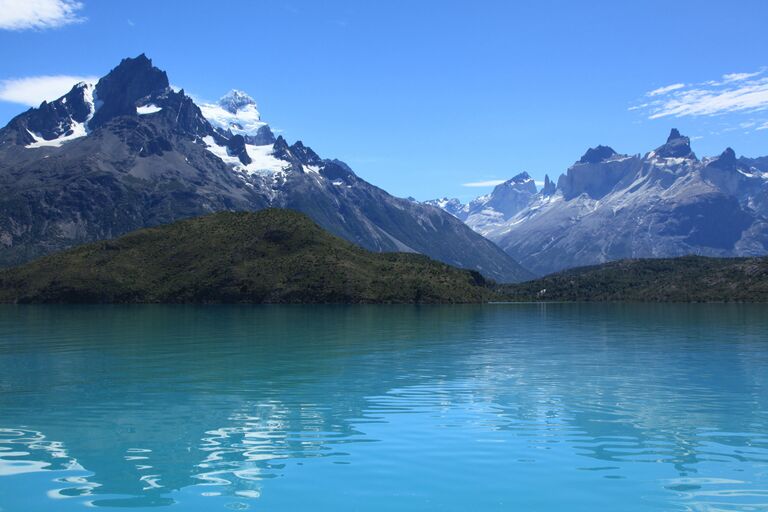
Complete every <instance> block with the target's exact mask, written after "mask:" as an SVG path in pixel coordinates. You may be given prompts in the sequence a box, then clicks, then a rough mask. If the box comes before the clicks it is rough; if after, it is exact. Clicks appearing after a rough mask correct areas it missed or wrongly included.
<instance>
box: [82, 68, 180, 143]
mask: <svg viewBox="0 0 768 512" xmlns="http://www.w3.org/2000/svg"><path fill="white" fill-rule="evenodd" d="M168 88H169V84H168V76H167V75H166V74H165V71H160V70H159V69H157V68H156V67H154V66H152V61H151V60H149V59H148V58H147V57H146V56H145V55H144V54H141V55H139V56H138V57H136V58H135V59H123V61H122V62H121V63H120V65H119V66H117V67H116V68H115V69H113V70H112V71H110V72H109V73H108V74H107V75H106V76H105V77H103V78H102V79H101V80H99V82H98V83H97V84H96V98H97V100H98V101H99V102H101V103H102V105H101V106H100V107H99V109H98V110H97V112H96V114H95V115H94V116H93V119H92V120H91V122H90V127H91V128H97V127H99V126H101V125H103V124H104V123H106V122H107V121H109V120H110V119H112V118H114V117H117V116H122V115H134V114H136V106H137V105H136V104H137V102H138V101H139V100H140V99H142V98H145V97H148V96H153V95H157V94H162V93H163V92H165V91H166V90H167V89H168Z"/></svg>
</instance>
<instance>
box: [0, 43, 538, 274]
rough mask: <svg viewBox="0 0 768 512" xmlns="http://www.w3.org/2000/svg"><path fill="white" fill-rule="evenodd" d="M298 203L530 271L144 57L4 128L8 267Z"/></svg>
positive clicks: (398, 237)
mask: <svg viewBox="0 0 768 512" xmlns="http://www.w3.org/2000/svg"><path fill="white" fill-rule="evenodd" d="M266 207H280V208H291V209H295V210H298V211H301V212H304V213H306V214H307V215H309V216H310V217H311V218H312V219H313V220H315V221H316V222H317V223H318V224H320V225H321V226H322V227H323V228H325V229H327V230H328V231H330V232H331V233H333V234H336V235H338V236H341V237H342V238H345V239H346V240H349V241H351V242H353V243H355V244H358V245H360V246H361V247H364V248H367V249H370V250H373V251H405V252H418V253H422V254H426V255H428V256H430V257H432V258H434V259H437V260H440V261H443V262H446V263H449V264H451V265H455V266H459V267H464V268H469V269H474V270H477V271H479V272H481V273H483V274H484V275H485V276H487V277H489V278H492V279H495V280H497V281H516V280H520V279H523V278H526V277H528V276H530V274H529V273H528V272H527V271H526V270H525V269H523V268H522V267H521V266H520V265H519V264H517V263H516V262H515V261H514V260H513V259H512V258H510V257H509V256H508V255H507V254H505V253H504V252H503V251H502V250H500V249H499V248H498V247H496V246H495V245H494V244H493V243H491V242H489V241H488V240H486V239H484V238H483V237H481V236H479V235H478V234H476V233H475V232H473V231H472V230H471V229H468V228H467V227H466V226H465V225H464V224H463V223H462V222H461V221H459V220H458V219H456V218H455V217H453V216H451V215H448V214H446V213H444V212H443V211H441V210H439V209H436V208H432V207H430V206H427V205H423V204H419V203H416V202H413V201H409V200H406V199H399V198H396V197H393V196H391V195H390V194H387V193H386V192H385V191H383V190H381V189H379V188H377V187H375V186H373V185H371V184H369V183H367V182H366V181H364V180H362V179H360V178H359V177H357V176H356V175H355V173H354V172H353V171H352V170H351V169H350V168H349V167H348V166H347V165H345V164H344V163H343V162H341V161H339V160H330V159H323V158H321V157H319V156H318V155H317V154H316V153H315V152H314V151H312V150H311V149H310V148H308V147H307V146H305V145H303V144H302V143H301V142H296V143H294V144H291V145H289V144H288V143H287V142H286V141H285V140H284V139H283V138H282V137H275V136H274V134H273V133H272V132H271V130H270V129H269V126H268V125H267V124H266V123H265V122H263V121H262V120H261V118H260V115H259V112H258V109H257V108H256V104H255V102H254V101H253V100H252V99H251V98H249V97H248V96H247V95H246V94H244V93H242V92H239V91H233V92H232V93H230V94H229V95H227V96H225V97H224V98H222V100H221V101H220V102H219V103H217V104H207V105H199V106H198V105H196V104H195V102H194V101H193V100H192V99H191V98H190V97H189V96H187V95H186V94H185V93H184V91H183V90H181V91H178V92H177V91H174V90H173V89H171V88H170V86H169V82H168V77H167V76H166V74H165V72H163V71H161V70H159V69H158V68H156V67H154V66H153V65H152V63H151V61H150V60H149V59H147V58H146V57H145V56H144V55H141V56H139V57H137V58H135V59H125V60H123V61H122V62H121V63H120V65H119V66H117V67H116V68H115V69H113V70H112V71H111V72H110V73H109V74H107V75H106V76H105V77H103V78H101V79H100V80H99V81H98V83H96V84H78V85H77V86H75V87H74V88H73V89H72V90H71V91H70V92H69V93H68V94H67V95H65V96H63V97H62V98H60V99H58V100H56V101H54V102H50V103H45V102H44V103H43V104H42V105H40V107H39V108H33V109H30V110H28V111H27V112H24V113H22V114H20V115H19V116H17V117H16V118H14V119H13V120H11V121H10V122H9V124H8V125H7V126H6V127H5V128H3V129H2V130H0V265H6V266H7V265H12V264H17V263H21V262H25V261H29V260H30V259H32V258H35V257H37V256H40V255H43V254H48V253H50V252H54V251H59V250H62V249H65V248H67V247H71V246H73V245H77V244H80V243H83V242H88V241H93V240H99V239H107V238H113V237H115V236H118V235H120V234H122V233H126V232H128V231H131V230H134V229H137V228H141V227H147V226H155V225H159V224H164V223H168V222H172V221H174V220H177V219H182V218H186V217H191V216H196V215H201V214H205V213H210V212H215V211H222V210H259V209H262V208H266Z"/></svg>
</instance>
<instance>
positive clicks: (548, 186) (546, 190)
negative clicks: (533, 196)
mask: <svg viewBox="0 0 768 512" xmlns="http://www.w3.org/2000/svg"><path fill="white" fill-rule="evenodd" d="M556 190H557V186H556V185H555V183H554V182H553V181H552V180H550V179H549V174H545V175H544V186H543V187H542V189H541V194H542V195H544V196H551V195H552V194H554V193H555V191H556Z"/></svg>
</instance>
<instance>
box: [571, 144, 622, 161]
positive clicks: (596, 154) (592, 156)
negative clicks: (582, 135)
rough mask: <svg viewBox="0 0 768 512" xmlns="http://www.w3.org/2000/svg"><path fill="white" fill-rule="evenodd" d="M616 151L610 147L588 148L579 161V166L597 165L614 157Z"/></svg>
mask: <svg viewBox="0 0 768 512" xmlns="http://www.w3.org/2000/svg"><path fill="white" fill-rule="evenodd" d="M615 154H616V151H614V150H613V148H612V147H610V146H597V147H595V148H589V149H588V150H587V152H586V153H584V155H582V157H581V158H580V159H579V163H580V164H599V163H600V162H604V161H606V160H608V159H609V158H611V157H612V156H614V155H615Z"/></svg>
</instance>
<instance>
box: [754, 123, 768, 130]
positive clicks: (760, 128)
mask: <svg viewBox="0 0 768 512" xmlns="http://www.w3.org/2000/svg"><path fill="white" fill-rule="evenodd" d="M755 130H768V123H763V124H761V125H760V126H758V127H757V128H755Z"/></svg>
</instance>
